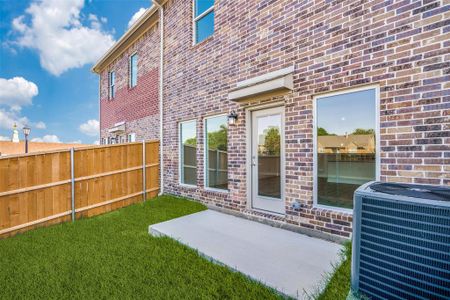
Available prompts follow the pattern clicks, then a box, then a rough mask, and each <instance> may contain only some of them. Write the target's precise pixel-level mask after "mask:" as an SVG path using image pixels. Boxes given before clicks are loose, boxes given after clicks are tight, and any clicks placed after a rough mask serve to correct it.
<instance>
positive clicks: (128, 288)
mask: <svg viewBox="0 0 450 300" xmlns="http://www.w3.org/2000/svg"><path fill="white" fill-rule="evenodd" d="M204 209H205V207H204V206H203V205H201V204H199V203H196V202H192V201H187V200H184V199H180V198H175V197H171V196H162V197H159V198H157V199H155V200H152V201H147V202H146V203H142V204H136V205H133V206H130V207H127V208H124V209H121V210H117V211H114V212H111V213H108V214H104V215H101V216H98V217H94V218H90V219H84V220H80V221H77V222H75V223H65V224H61V225H56V226H52V227H48V228H41V229H37V230H33V231H29V232H27V233H24V234H21V235H18V236H16V237H12V238H7V239H4V240H0V299H13V298H14V299H19V298H22V299H28V298H33V299H36V298H38V299H84V298H87V299H92V298H96V299H99V298H101V299H111V298H113V299H118V298H121V299H131V298H133V299H136V298H138V299H141V298H146V299H194V298H195V299H242V298H246V299H276V298H280V296H279V295H278V294H276V293H275V292H274V291H273V290H271V289H269V288H267V287H265V286H264V285H262V284H260V283H258V282H255V281H252V280H250V279H248V278H247V277H245V276H244V275H242V274H240V273H236V272H232V271H230V270H229V269H228V268H227V267H224V266H219V265H216V264H213V263H211V262H209V261H208V260H206V259H204V258H202V257H200V256H199V255H198V254H197V253H196V251H194V250H192V249H189V248H188V247H186V246H183V245H181V244H180V243H178V242H176V241H174V240H172V239H169V238H155V237H152V236H150V235H149V234H148V225H150V224H154V223H158V222H162V221H165V220H169V219H172V218H176V217H180V216H183V215H186V214H190V213H194V212H198V211H201V210H204ZM324 299H329V298H324ZM335 299H337V298H335Z"/></svg>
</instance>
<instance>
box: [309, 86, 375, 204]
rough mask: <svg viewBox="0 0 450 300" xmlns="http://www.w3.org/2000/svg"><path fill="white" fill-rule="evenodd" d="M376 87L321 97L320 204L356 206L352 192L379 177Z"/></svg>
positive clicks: (318, 199)
mask: <svg viewBox="0 0 450 300" xmlns="http://www.w3.org/2000/svg"><path fill="white" fill-rule="evenodd" d="M375 97H376V95H375V90H374V89H370V90H365V91H359V92H351V93H346V94H341V95H336V96H329V97H321V98H318V99H317V100H316V101H317V102H316V107H317V123H316V128H317V140H316V144H317V149H316V151H317V166H316V167H317V168H316V170H317V174H316V176H317V203H318V204H322V205H329V206H336V207H343V208H353V193H354V191H355V190H356V189H357V188H358V187H359V186H360V185H362V184H364V183H366V182H368V181H371V180H375V179H376V153H375V150H376V142H377V141H376V136H375V128H376V127H375V125H376V124H375V121H376V120H375V116H376V98H375Z"/></svg>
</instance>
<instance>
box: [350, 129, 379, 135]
mask: <svg viewBox="0 0 450 300" xmlns="http://www.w3.org/2000/svg"><path fill="white" fill-rule="evenodd" d="M352 134H354V135H361V134H375V131H374V130H373V129H362V128H356V129H355V131H353V133H352Z"/></svg>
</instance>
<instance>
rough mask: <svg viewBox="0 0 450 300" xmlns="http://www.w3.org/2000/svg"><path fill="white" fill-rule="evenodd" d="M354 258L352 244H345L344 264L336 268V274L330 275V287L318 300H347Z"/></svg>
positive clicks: (326, 288)
mask: <svg viewBox="0 0 450 300" xmlns="http://www.w3.org/2000/svg"><path fill="white" fill-rule="evenodd" d="M351 257H352V244H351V243H350V242H348V243H346V244H345V248H344V250H343V252H342V263H341V265H339V266H336V269H335V272H334V274H332V275H330V276H331V277H330V280H329V282H328V285H327V286H326V287H325V289H324V290H323V292H322V293H321V294H320V295H319V296H318V297H317V299H318V300H336V299H346V298H347V295H348V292H349V291H350V268H351V264H352V262H351Z"/></svg>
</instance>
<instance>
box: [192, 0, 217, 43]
mask: <svg viewBox="0 0 450 300" xmlns="http://www.w3.org/2000/svg"><path fill="white" fill-rule="evenodd" d="M195 1H196V0H192V26H193V28H194V30H193V31H194V32H193V38H194V39H193V40H192V45H197V44H198V43H201V42H198V43H197V21H199V20H200V19H201V18H203V17H204V16H206V15H207V14H209V13H210V12H212V11H213V10H214V6H215V4H216V1H214V4H213V5H211V7H210V8H208V9H207V10H205V11H204V12H202V13H201V14H200V15H198V16H197V17H196V16H195V8H196V7H195ZM215 17H216V16H215V15H214V18H215ZM214 21H215V20H214ZM214 24H215V22H214ZM213 34H214V29H213Z"/></svg>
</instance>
